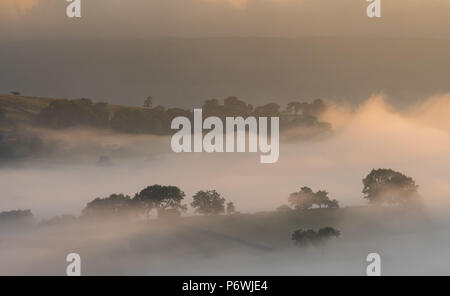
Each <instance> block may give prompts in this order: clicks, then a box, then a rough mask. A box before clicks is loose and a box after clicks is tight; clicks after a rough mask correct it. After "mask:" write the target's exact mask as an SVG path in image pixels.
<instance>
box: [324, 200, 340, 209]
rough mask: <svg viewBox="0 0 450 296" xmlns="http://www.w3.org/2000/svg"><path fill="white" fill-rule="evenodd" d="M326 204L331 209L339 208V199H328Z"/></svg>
mask: <svg viewBox="0 0 450 296" xmlns="http://www.w3.org/2000/svg"><path fill="white" fill-rule="evenodd" d="M326 206H327V208H329V209H338V208H339V201H337V200H336V199H332V200H328V201H327V202H326Z"/></svg>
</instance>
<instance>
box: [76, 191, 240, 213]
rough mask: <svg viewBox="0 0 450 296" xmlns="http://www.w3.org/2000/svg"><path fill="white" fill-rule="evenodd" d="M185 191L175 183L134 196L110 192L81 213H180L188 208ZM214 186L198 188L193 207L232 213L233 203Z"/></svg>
mask: <svg viewBox="0 0 450 296" xmlns="http://www.w3.org/2000/svg"><path fill="white" fill-rule="evenodd" d="M185 196H186V195H185V193H184V192H183V191H182V190H181V189H180V188H178V187H176V186H161V185H153V186H148V187H147V188H145V189H143V190H141V191H140V192H139V193H136V194H135V196H134V197H133V198H131V197H130V196H128V195H123V194H112V195H110V196H109V197H106V198H96V199H95V200H93V201H91V202H90V203H88V204H87V206H86V207H85V208H84V210H83V213H82V214H83V216H87V217H99V216H111V215H113V216H127V217H136V216H137V215H142V216H145V217H147V218H148V217H149V216H150V213H151V212H152V211H153V210H156V212H157V213H158V217H166V216H172V217H173V216H179V215H180V214H181V213H182V212H185V211H186V210H187V205H185V204H183V201H184V197H185ZM225 203H226V199H225V198H223V197H222V196H221V195H220V194H219V193H218V192H217V191H215V190H207V191H199V192H197V193H196V194H195V195H194V196H193V202H192V203H191V206H192V208H193V209H194V210H195V212H196V213H199V214H203V215H219V214H223V213H225V210H226V213H227V214H234V213H235V212H236V210H235V206H234V204H233V203H232V202H229V203H227V204H226V208H225Z"/></svg>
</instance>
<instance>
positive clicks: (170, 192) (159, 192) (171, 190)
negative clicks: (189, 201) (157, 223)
mask: <svg viewBox="0 0 450 296" xmlns="http://www.w3.org/2000/svg"><path fill="white" fill-rule="evenodd" d="M185 196H186V195H185V194H184V192H183V191H181V190H180V188H178V187H176V186H161V185H153V186H149V187H147V188H145V189H143V190H141V192H139V193H137V194H136V195H135V197H134V198H133V200H134V201H137V202H138V203H139V204H140V206H141V207H142V209H143V210H144V212H145V213H146V215H149V212H150V211H151V210H152V209H156V210H157V211H158V216H159V217H161V216H162V215H164V212H165V211H171V212H173V210H176V211H186V210H187V207H186V205H182V204H181V202H182V201H183V199H184V197H185Z"/></svg>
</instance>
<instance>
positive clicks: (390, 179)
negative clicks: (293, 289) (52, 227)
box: [0, 169, 421, 237]
mask: <svg viewBox="0 0 450 296" xmlns="http://www.w3.org/2000/svg"><path fill="white" fill-rule="evenodd" d="M362 183H363V190H362V192H363V194H364V196H363V198H364V199H366V200H368V201H369V204H371V205H388V206H409V205H414V206H416V205H418V204H420V200H421V199H420V195H419V193H418V187H419V186H418V185H417V184H416V182H415V180H414V179H413V178H411V177H409V176H407V175H405V174H403V173H400V172H397V171H394V170H392V169H373V170H372V171H371V172H370V173H369V174H368V175H367V176H366V177H365V178H364V179H363V180H362ZM328 195H329V193H328V192H327V191H325V190H319V191H317V192H314V191H313V190H312V189H310V188H309V187H302V188H301V189H300V191H298V192H294V193H292V194H291V195H290V196H289V197H288V201H289V203H290V205H291V207H292V208H291V207H289V206H287V205H285V206H282V207H280V208H278V210H280V211H281V210H292V209H295V210H310V209H312V208H326V209H335V208H338V207H339V202H338V201H337V200H336V199H331V198H330V197H329V196H328ZM185 197H186V194H185V193H184V192H183V191H182V190H181V189H180V188H178V187H176V186H162V185H152V186H148V187H146V188H144V189H142V190H141V191H140V192H138V193H136V194H135V195H134V196H133V197H130V196H129V195H124V194H111V195H110V196H108V197H104V198H96V199H94V200H92V201H91V202H89V203H88V204H87V205H86V207H85V208H84V209H83V210H82V215H81V216H82V217H129V218H136V217H143V218H149V217H150V215H151V213H152V211H154V212H156V213H157V215H158V217H159V218H164V217H178V216H180V215H181V214H182V213H184V212H186V211H187V209H188V205H187V204H185V203H184V201H185V200H184V198H185ZM190 206H191V207H192V209H194V212H195V213H197V214H201V215H206V216H211V215H220V214H228V215H232V214H236V213H238V212H237V211H236V207H235V205H234V203H233V202H227V200H226V199H225V198H224V197H223V196H222V195H221V194H220V193H218V192H217V191H216V190H200V191H198V192H197V193H195V194H194V195H193V196H192V202H191V203H190ZM32 217H33V215H32V213H31V211H30V210H25V211H21V210H19V211H10V212H1V213H0V224H1V223H4V222H6V221H12V220H16V219H17V221H30V220H32ZM56 218H57V219H56ZM56 218H55V219H56V221H60V220H70V219H71V218H73V217H71V216H61V217H56ZM62 218H64V219H62ZM69 218H70V219H69ZM310 234H311V232H309V234H307V236H308V237H310Z"/></svg>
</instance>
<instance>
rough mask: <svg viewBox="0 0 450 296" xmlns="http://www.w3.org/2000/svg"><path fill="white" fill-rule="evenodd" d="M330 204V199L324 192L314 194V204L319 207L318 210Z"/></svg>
mask: <svg viewBox="0 0 450 296" xmlns="http://www.w3.org/2000/svg"><path fill="white" fill-rule="evenodd" d="M329 202H330V199H329V197H328V192H326V191H325V190H319V191H317V192H316V193H314V203H315V204H317V206H319V208H322V206H327V205H328V203H329Z"/></svg>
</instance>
